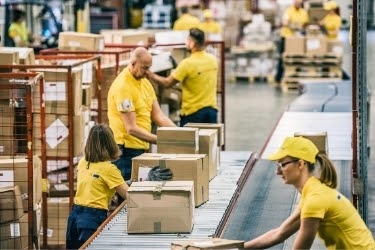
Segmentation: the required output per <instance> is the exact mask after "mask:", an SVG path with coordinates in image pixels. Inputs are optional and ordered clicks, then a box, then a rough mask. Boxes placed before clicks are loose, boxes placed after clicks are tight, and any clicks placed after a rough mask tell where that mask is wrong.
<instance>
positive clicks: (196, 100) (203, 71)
mask: <svg viewBox="0 0 375 250" xmlns="http://www.w3.org/2000/svg"><path fill="white" fill-rule="evenodd" d="M186 47H187V49H188V50H189V51H191V55H190V57H188V58H185V59H183V60H182V61H181V62H180V63H179V65H178V66H177V68H176V69H175V70H174V71H173V72H172V73H171V74H170V75H169V76H168V77H163V76H159V75H156V74H154V73H152V72H149V74H148V78H149V79H150V80H151V81H153V82H155V83H157V84H159V85H161V86H163V87H166V88H169V87H172V86H173V85H174V84H176V83H178V82H180V83H181V85H182V107H181V121H180V126H181V127H183V126H184V125H185V124H186V123H188V122H194V123H217V102H216V89H217V72H218V63H217V60H216V57H215V56H214V55H212V54H209V53H207V52H206V51H205V35H204V32H203V31H202V30H200V29H198V28H192V29H190V30H189V35H188V37H187V40H186Z"/></svg>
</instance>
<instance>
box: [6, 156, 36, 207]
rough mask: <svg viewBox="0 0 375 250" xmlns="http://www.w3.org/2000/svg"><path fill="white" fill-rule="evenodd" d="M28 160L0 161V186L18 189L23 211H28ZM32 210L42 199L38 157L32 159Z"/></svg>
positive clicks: (7, 159) (9, 159) (8, 159)
mask: <svg viewBox="0 0 375 250" xmlns="http://www.w3.org/2000/svg"><path fill="white" fill-rule="evenodd" d="M27 170H28V160H27V159H22V158H17V159H11V158H2V159H0V174H1V175H0V186H3V187H4V186H15V185H18V186H19V187H20V191H21V194H22V197H24V199H23V201H22V202H23V209H24V210H25V211H27V210H28V200H27V194H28V184H27V181H28V171H27ZM33 195H34V197H33V204H34V205H33V209H35V208H36V206H37V204H38V203H39V202H40V200H41V199H42V162H41V160H40V158H39V157H38V156H36V155H35V156H34V157H33Z"/></svg>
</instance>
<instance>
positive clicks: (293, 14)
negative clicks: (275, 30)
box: [280, 6, 309, 37]
mask: <svg viewBox="0 0 375 250" xmlns="http://www.w3.org/2000/svg"><path fill="white" fill-rule="evenodd" d="M283 18H286V19H287V20H288V23H289V26H291V27H299V28H303V26H304V25H305V24H307V23H308V22H309V15H308V14H307V11H306V10H305V9H303V8H299V9H296V8H295V7H294V6H291V7H289V8H288V9H287V10H286V12H285V14H284V17H283ZM293 34H294V31H293V30H292V29H291V28H290V27H286V26H283V27H282V28H281V31H280V35H281V36H282V37H288V36H291V35H293Z"/></svg>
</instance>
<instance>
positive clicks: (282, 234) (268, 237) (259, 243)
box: [245, 209, 300, 249]
mask: <svg viewBox="0 0 375 250" xmlns="http://www.w3.org/2000/svg"><path fill="white" fill-rule="evenodd" d="M299 227H300V210H299V209H296V210H295V211H294V212H293V213H292V214H291V215H290V216H289V217H288V218H287V219H286V220H285V221H284V222H283V223H282V224H281V225H280V226H279V227H278V228H275V229H272V230H270V231H268V232H266V233H264V234H262V235H260V236H259V237H257V238H255V239H253V240H250V241H247V242H245V248H250V249H264V248H269V247H271V246H274V245H276V244H279V243H281V242H283V241H284V240H286V239H287V238H289V237H290V236H291V235H293V234H294V233H295V232H297V231H298V229H299Z"/></svg>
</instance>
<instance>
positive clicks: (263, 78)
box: [229, 73, 275, 83]
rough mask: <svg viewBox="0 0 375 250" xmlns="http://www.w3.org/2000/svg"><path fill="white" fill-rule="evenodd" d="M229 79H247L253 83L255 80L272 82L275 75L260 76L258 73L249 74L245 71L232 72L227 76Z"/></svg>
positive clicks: (234, 80)
mask: <svg viewBox="0 0 375 250" xmlns="http://www.w3.org/2000/svg"><path fill="white" fill-rule="evenodd" d="M229 81H230V82H239V81H247V82H248V83H255V82H267V83H274V82H275V76H274V75H273V74H269V75H265V76H260V75H249V74H246V73H233V74H231V75H230V76H229Z"/></svg>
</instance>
